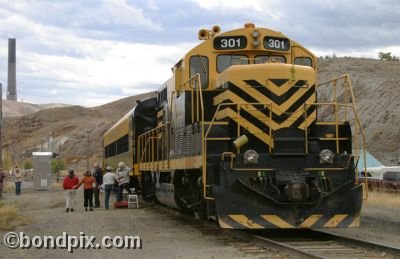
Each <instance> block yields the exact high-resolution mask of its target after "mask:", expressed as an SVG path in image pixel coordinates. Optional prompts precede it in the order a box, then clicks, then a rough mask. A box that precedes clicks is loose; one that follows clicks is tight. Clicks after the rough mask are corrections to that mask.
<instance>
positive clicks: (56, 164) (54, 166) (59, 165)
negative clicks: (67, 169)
mask: <svg viewBox="0 0 400 259" xmlns="http://www.w3.org/2000/svg"><path fill="white" fill-rule="evenodd" d="M60 170H64V161H62V160H61V159H59V158H56V159H53V160H51V171H52V172H53V174H55V173H57V172H58V171H60Z"/></svg>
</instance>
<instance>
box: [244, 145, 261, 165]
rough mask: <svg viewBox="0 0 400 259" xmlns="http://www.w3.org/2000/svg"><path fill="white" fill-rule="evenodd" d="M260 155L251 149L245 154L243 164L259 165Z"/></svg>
mask: <svg viewBox="0 0 400 259" xmlns="http://www.w3.org/2000/svg"><path fill="white" fill-rule="evenodd" d="M258 157H259V156H258V153H257V152H256V151H255V150H252V149H249V150H247V151H246V152H244V154H243V162H244V164H245V165H248V164H252V165H254V164H258Z"/></svg>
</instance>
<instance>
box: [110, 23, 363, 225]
mask: <svg viewBox="0 0 400 259" xmlns="http://www.w3.org/2000/svg"><path fill="white" fill-rule="evenodd" d="M198 36H199V39H200V40H201V41H202V42H201V43H200V44H199V45H197V46H196V47H194V48H193V49H192V50H190V51H189V52H187V53H186V55H184V57H183V58H182V59H181V60H179V61H178V62H177V63H176V64H175V65H174V67H173V68H172V72H173V73H172V77H171V78H170V79H168V80H167V81H166V82H165V83H164V84H163V85H162V86H161V88H160V89H159V91H158V93H157V97H156V98H152V99H149V100H146V101H143V102H141V103H139V104H138V105H137V106H136V108H135V109H134V110H133V111H131V112H130V113H128V114H127V115H126V117H125V119H122V122H120V123H119V124H117V125H115V126H114V127H113V128H111V129H110V130H109V131H108V132H107V134H106V135H105V140H104V145H105V154H106V161H107V159H108V160H109V161H111V159H114V158H115V159H117V160H118V159H119V158H117V157H118V155H120V154H119V153H118V152H119V151H118V150H119V149H118V141H119V139H120V138H122V137H126V136H127V137H128V141H129V148H128V149H126V147H125V146H124V149H123V150H124V152H125V154H126V155H127V156H126V158H127V159H128V160H129V164H130V165H131V166H132V167H133V168H134V171H135V174H137V175H139V176H140V179H141V180H140V181H141V188H142V193H143V195H144V197H145V198H152V197H154V198H156V199H157V200H158V201H159V202H161V203H162V204H165V205H168V206H171V207H175V208H178V209H183V210H188V211H192V212H193V213H194V214H195V215H196V216H197V217H201V218H208V219H210V218H213V219H215V220H216V221H217V222H218V223H219V225H220V226H221V227H222V228H239V229H240V228H246V229H247V228H250V229H253V228H255V229H261V228H321V227H355V226H358V225H359V218H360V210H361V206H362V200H363V185H362V184H360V183H359V182H358V178H357V177H358V172H356V171H357V167H356V164H357V163H358V159H359V157H360V155H362V154H359V153H358V150H359V149H360V148H363V147H365V142H364V138H363V131H362V128H361V124H360V121H359V119H358V115H357V110H356V106H355V100H354V95H353V91H352V88H351V82H350V79H349V77H348V76H347V75H345V76H343V77H340V78H335V79H333V80H331V81H329V82H326V83H323V84H317V83H316V76H317V72H316V63H317V59H316V57H315V56H314V55H313V54H312V53H311V52H310V51H309V50H307V49H306V48H304V47H303V46H301V45H300V44H298V43H297V42H295V41H293V40H291V39H289V38H288V37H286V36H285V35H283V34H282V33H280V32H276V31H273V30H269V29H266V28H258V27H255V25H254V24H251V23H248V24H245V26H244V28H239V29H236V30H231V31H227V32H224V33H221V32H220V28H219V27H218V26H214V27H213V28H212V29H211V30H205V29H203V30H200V31H199V33H198ZM317 97H318V98H317ZM123 125H125V126H123ZM121 127H123V129H122V128H121ZM115 131H118V132H119V133H118V134H117V135H118V136H114V137H111V136H113V135H114V133H113V132H115ZM106 139H107V141H106ZM115 141H116V143H117V151H116V152H111V153H110V150H112V149H110V147H109V146H108V145H109V144H110V143H114V142H115ZM121 142H122V140H121ZM123 143H125V142H123ZM353 150H356V151H353ZM113 157H114V158H113Z"/></svg>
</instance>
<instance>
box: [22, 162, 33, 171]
mask: <svg viewBox="0 0 400 259" xmlns="http://www.w3.org/2000/svg"><path fill="white" fill-rule="evenodd" d="M23 167H24V169H25V170H28V169H32V168H33V166H32V160H26V161H25V162H24V165H23Z"/></svg>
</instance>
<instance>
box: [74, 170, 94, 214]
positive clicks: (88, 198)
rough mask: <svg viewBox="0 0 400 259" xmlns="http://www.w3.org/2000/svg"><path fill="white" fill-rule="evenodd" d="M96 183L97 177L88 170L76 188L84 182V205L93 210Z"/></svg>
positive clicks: (86, 208)
mask: <svg viewBox="0 0 400 259" xmlns="http://www.w3.org/2000/svg"><path fill="white" fill-rule="evenodd" d="M95 183H96V179H95V178H94V177H93V176H92V173H91V172H90V171H89V170H88V171H86V172H85V174H84V176H83V178H82V180H81V181H80V182H79V184H78V185H76V186H75V187H74V189H78V188H79V186H81V185H82V184H83V206H84V207H85V210H86V211H87V210H88V206H89V208H90V209H89V210H90V211H93V185H94V184H95Z"/></svg>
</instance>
